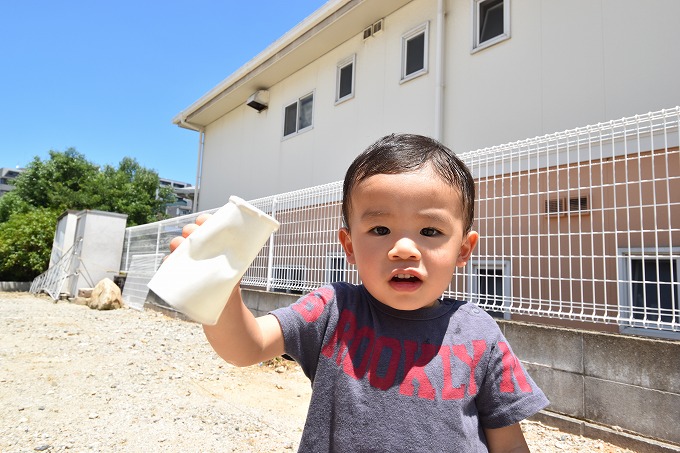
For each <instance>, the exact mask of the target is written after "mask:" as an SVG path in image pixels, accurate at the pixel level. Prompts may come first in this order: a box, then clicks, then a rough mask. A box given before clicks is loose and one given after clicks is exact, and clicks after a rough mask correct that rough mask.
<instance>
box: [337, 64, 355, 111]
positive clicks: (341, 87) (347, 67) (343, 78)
mask: <svg viewBox="0 0 680 453" xmlns="http://www.w3.org/2000/svg"><path fill="white" fill-rule="evenodd" d="M355 59H356V57H355V55H352V56H351V57H349V58H345V59H344V60H342V61H341V62H340V63H338V70H337V82H336V83H337V87H336V90H335V103H336V104H339V103H340V102H343V101H346V100H347V99H351V98H353V97H354V61H355Z"/></svg>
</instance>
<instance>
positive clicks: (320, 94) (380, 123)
mask: <svg viewBox="0 0 680 453" xmlns="http://www.w3.org/2000/svg"><path fill="white" fill-rule="evenodd" d="M419 3H420V2H414V3H412V4H409V5H408V6H407V7H405V8H403V9H401V10H399V11H398V12H397V13H396V14H393V15H392V16H390V17H388V18H386V19H385V26H384V31H383V32H382V33H380V34H378V35H376V36H375V37H372V38H369V39H367V40H364V39H363V37H362V36H361V35H360V34H357V35H356V36H354V37H353V38H352V39H351V40H349V41H347V42H345V43H343V44H342V45H340V46H338V47H336V48H335V49H332V50H331V51H330V52H328V53H326V54H325V55H324V56H323V57H321V58H319V59H318V60H316V61H315V62H313V63H311V64H309V65H307V66H306V67H304V68H303V69H301V70H300V71H298V72H297V73H295V74H294V75H293V76H291V77H289V78H287V79H285V80H284V81H282V82H280V83H278V84H276V85H274V86H272V87H269V96H270V102H269V107H268V109H266V110H263V111H262V112H260V113H257V112H256V111H255V110H254V109H252V108H250V107H248V106H245V105H243V106H241V107H239V108H237V109H235V110H233V111H232V112H230V113H228V114H227V115H225V116H223V117H221V118H220V119H219V120H217V121H215V122H214V123H212V124H210V125H209V126H208V127H207V129H206V136H205V145H204V147H205V153H204V159H203V177H202V180H201V195H200V198H199V206H198V210H206V209H211V208H215V207H218V206H221V205H223V204H225V203H226V202H227V200H228V198H229V196H230V195H238V196H240V197H242V198H245V199H254V198H258V197H262V196H267V195H271V194H273V193H280V192H286V191H291V190H297V189H301V188H305V187H309V186H314V185H318V184H323V183H327V182H332V181H338V180H341V179H342V178H343V177H344V175H345V170H346V169H347V167H348V166H349V164H350V163H351V161H352V160H353V159H354V157H355V156H356V155H357V154H359V153H360V152H361V151H363V149H364V148H366V146H368V145H369V144H370V143H372V142H373V141H375V139H377V138H378V137H380V136H382V135H385V134H388V133H390V132H418V133H425V134H432V131H433V128H434V119H433V118H434V114H433V112H434V107H433V105H434V104H433V102H434V75H433V71H432V68H433V64H434V63H433V61H432V58H430V72H429V73H428V74H426V75H424V76H422V77H418V78H416V79H413V80H411V81H408V82H406V83H403V84H400V83H399V79H400V73H401V37H402V35H403V34H404V33H406V32H408V31H409V30H411V29H413V28H415V27H417V26H419V25H421V24H423V23H424V22H426V21H428V20H430V18H431V17H433V16H434V14H435V10H434V9H433V8H432V6H433V5H434V3H433V2H423V3H420V4H419ZM423 5H427V8H424V7H423ZM429 34H430V40H429V43H430V55H432V53H433V52H434V50H433V46H434V32H433V29H432V24H430V31H429ZM353 54H355V55H356V61H355V71H356V72H355V96H354V98H352V99H350V100H347V101H345V102H342V103H340V104H337V105H336V104H335V89H336V68H337V64H338V62H340V61H342V60H344V59H345V58H347V57H350V56H352V55H353ZM310 92H314V119H313V124H314V126H313V128H312V129H311V130H308V131H305V132H302V133H300V134H298V135H295V136H292V137H288V138H283V112H284V108H285V106H287V105H289V104H290V103H292V102H295V101H296V100H297V99H298V98H300V97H302V96H304V95H306V94H308V93H310Z"/></svg>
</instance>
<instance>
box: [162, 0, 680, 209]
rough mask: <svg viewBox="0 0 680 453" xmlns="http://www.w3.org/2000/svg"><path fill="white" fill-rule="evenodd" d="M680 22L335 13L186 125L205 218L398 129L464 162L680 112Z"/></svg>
mask: <svg viewBox="0 0 680 453" xmlns="http://www.w3.org/2000/svg"><path fill="white" fill-rule="evenodd" d="M677 17H680V2H668V1H661V0H649V1H644V2H641V1H639V0H620V1H616V2H606V1H603V0H595V1H588V2H554V1H548V0H533V1H511V0H438V1H434V0H364V1H358V0H332V1H329V2H327V3H325V4H324V5H323V6H322V7H321V8H320V9H319V10H317V11H316V12H314V13H313V14H312V15H310V16H309V17H308V18H306V19H305V20H303V21H302V22H301V23H300V24H299V25H298V26H296V27H295V28H293V29H292V30H290V31H289V32H288V33H286V34H285V35H284V36H282V37H281V38H280V39H279V40H277V41H276V42H274V43H272V44H271V45H270V46H269V47H268V48H266V49H265V50H264V51H263V52H261V53H260V54H258V55H256V56H254V58H253V59H252V60H251V61H249V62H248V63H247V64H245V65H244V66H242V67H241V68H240V69H239V70H237V71H236V72H235V73H234V74H232V75H230V76H229V77H227V78H226V79H225V80H224V81H223V82H221V83H220V84H219V85H217V86H216V87H214V88H212V89H211V90H210V91H209V92H208V93H207V94H206V95H204V96H203V97H201V98H200V99H198V100H197V101H196V102H195V103H193V104H192V105H190V106H189V107H187V108H186V109H185V110H184V111H182V112H180V113H179V114H178V115H177V116H176V117H175V118H174V120H173V121H174V123H175V124H177V125H178V126H180V127H184V128H188V129H193V130H196V131H198V132H199V133H200V134H202V137H201V140H199V143H201V145H200V149H199V156H200V162H199V165H200V174H199V181H198V184H199V190H198V196H197V200H196V203H197V206H196V210H206V209H211V208H215V207H218V206H221V205H222V204H224V203H225V202H226V201H227V199H228V197H229V195H231V194H236V195H239V196H241V197H243V198H245V199H254V198H257V197H261V196H266V195H270V194H274V193H281V192H287V191H291V190H296V189H301V188H304V187H309V186H314V185H318V184H323V183H327V182H331V181H337V180H340V179H342V177H343V176H344V171H345V169H346V167H347V166H348V164H349V163H350V162H351V160H352V159H353V158H354V156H355V155H356V154H357V153H358V152H360V151H361V150H362V149H363V148H365V147H366V145H368V144H369V143H371V142H373V141H374V140H375V139H376V138H378V137H380V136H382V135H384V134H387V133H391V132H415V133H421V134H425V135H428V136H432V137H435V138H438V139H440V140H442V141H443V142H444V143H445V144H447V145H448V146H449V147H451V148H452V149H454V151H456V152H458V153H463V152H467V151H471V150H475V149H479V148H484V147H488V146H493V145H498V144H502V143H507V142H511V141H515V140H521V139H525V138H527V137H535V136H540V135H544V134H547V133H552V132H557V131H561V130H566V129H570V128H574V127H577V126H583V125H586V124H595V123H598V122H603V121H609V120H611V119H617V118H621V117H624V116H632V115H635V114H638V113H644V112H648V111H656V110H660V109H663V108H667V107H673V106H675V105H677V104H680V84H678V83H677V80H676V79H677V74H678V72H679V70H680V59H679V58H677V55H676V54H677V50H678V49H677V43H678V42H680V28H679V27H677V24H676V18H677ZM660 43H666V44H667V45H660Z"/></svg>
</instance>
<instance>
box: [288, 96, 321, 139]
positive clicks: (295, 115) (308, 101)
mask: <svg viewBox="0 0 680 453" xmlns="http://www.w3.org/2000/svg"><path fill="white" fill-rule="evenodd" d="M313 105H314V93H310V94H308V95H306V96H303V97H301V98H300V99H298V100H297V101H295V102H293V103H292V104H290V105H287V106H286V108H285V109H284V114H283V136H284V137H287V136H289V135H292V134H296V133H298V132H302V131H303V130H305V129H308V128H310V127H312V113H313Z"/></svg>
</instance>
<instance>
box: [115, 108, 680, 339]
mask: <svg viewBox="0 0 680 453" xmlns="http://www.w3.org/2000/svg"><path fill="white" fill-rule="evenodd" d="M679 121H680V109H679V108H674V109H669V110H663V111H659V112H654V113H649V114H646V115H638V116H635V117H631V118H624V119H621V120H617V121H611V122H608V123H602V124H597V125H593V126H587V127H584V128H578V129H574V130H569V131H565V132H561V133H558V134H551V135H546V136H543V137H537V138H533V139H528V140H523V141H520V142H515V143H511V144H507V145H502V146H497V147H491V148H486V149H482V150H478V151H474V152H469V153H465V154H461V155H460V157H461V158H462V159H463V160H464V161H465V162H466V164H467V165H468V166H469V167H470V169H471V171H472V173H473V175H474V177H475V180H476V183H477V184H476V185H477V187H476V189H477V201H476V205H475V217H476V220H475V225H474V228H475V229H476V230H477V231H478V232H479V233H480V235H481V239H480V242H479V244H478V248H477V250H476V252H475V254H474V258H473V259H472V260H471V261H470V262H469V263H468V265H467V267H466V268H465V269H464V270H462V271H460V272H459V273H457V274H456V275H454V277H453V279H452V283H451V286H450V288H449V291H448V294H447V295H448V296H451V297H455V298H459V299H469V300H472V301H473V302H475V303H477V304H479V305H480V306H482V307H483V308H485V309H487V310H489V311H491V312H493V313H495V314H496V315H499V316H505V317H509V315H510V314H522V315H532V316H541V317H558V318H567V319H573V320H579V321H590V322H600V323H617V324H619V325H620V326H621V327H622V328H624V329H625V328H631V329H633V330H632V332H635V330H634V329H636V328H646V329H651V330H654V331H659V332H678V331H680V301H679V299H680V297H679V296H680V279H679V273H680V270H679V269H680V151H679V149H678V143H679V142H680V140H679V137H680V136H679V132H678V123H679ZM341 198H342V182H336V183H331V184H327V185H323V186H318V187H312V188H308V189H304V190H300V191H295V192H290V193H285V194H279V195H274V196H270V197H265V198H261V199H257V200H251V201H250V202H251V203H252V204H253V205H254V206H256V207H258V208H259V209H261V210H263V211H265V212H267V213H269V214H271V215H272V216H274V217H275V218H276V219H278V220H279V221H280V222H281V228H280V229H279V231H278V232H277V233H275V234H274V235H273V236H272V238H271V239H270V242H269V243H268V244H267V245H266V246H265V247H264V248H263V249H262V251H261V252H260V254H259V255H258V257H257V258H256V259H255V261H254V262H253V264H252V266H251V267H250V269H249V270H248V272H247V273H246V275H245V276H244V279H243V285H244V286H249V287H254V288H262V289H266V290H268V291H280V292H290V293H296V294H300V293H304V292H306V291H311V290H313V289H315V288H317V287H319V286H321V285H323V284H326V283H329V282H334V281H341V280H342V281H349V282H352V283H359V278H358V275H357V273H356V271H355V270H354V269H353V268H351V267H349V266H348V265H347V263H346V262H345V259H344V254H343V252H342V248H341V247H340V244H339V242H338V240H337V231H338V229H339V228H340V227H341V225H342V220H341ZM196 215H197V214H194V215H191V216H184V217H178V218H175V219H171V220H168V221H163V222H158V223H154V224H150V225H143V226H138V227H132V228H128V230H127V233H126V243H125V249H124V255H123V265H122V267H123V268H124V269H128V267H129V265H130V262H131V258H132V256H134V255H139V254H143V255H150V254H159V253H160V254H162V253H165V252H167V251H168V244H169V242H170V239H171V238H172V237H174V236H177V235H179V234H180V232H181V227H182V226H183V225H185V224H187V223H190V222H192V221H193V220H194V219H195V217H196ZM159 265H160V260H159Z"/></svg>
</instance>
